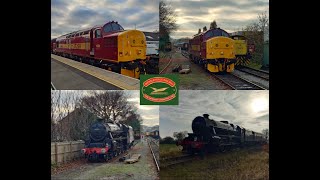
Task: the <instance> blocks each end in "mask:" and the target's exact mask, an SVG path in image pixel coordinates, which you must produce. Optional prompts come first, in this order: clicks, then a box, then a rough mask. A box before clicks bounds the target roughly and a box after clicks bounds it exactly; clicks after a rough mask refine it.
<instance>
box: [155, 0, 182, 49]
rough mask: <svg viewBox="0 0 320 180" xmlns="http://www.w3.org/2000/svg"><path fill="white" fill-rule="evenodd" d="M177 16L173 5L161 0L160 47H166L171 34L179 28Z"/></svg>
mask: <svg viewBox="0 0 320 180" xmlns="http://www.w3.org/2000/svg"><path fill="white" fill-rule="evenodd" d="M176 17H177V15H176V13H175V11H174V10H173V9H172V7H171V6H170V5H169V4H166V3H165V2H164V1H163V0H161V1H160V3H159V29H160V44H159V46H160V49H164V46H165V44H166V43H167V42H168V41H169V39H170V34H171V33H172V32H173V31H176V30H177V29H178V25H177V24H176Z"/></svg>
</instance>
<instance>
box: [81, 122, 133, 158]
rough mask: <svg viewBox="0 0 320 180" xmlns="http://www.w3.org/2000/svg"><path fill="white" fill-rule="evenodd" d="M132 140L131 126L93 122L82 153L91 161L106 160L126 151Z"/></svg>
mask: <svg viewBox="0 0 320 180" xmlns="http://www.w3.org/2000/svg"><path fill="white" fill-rule="evenodd" d="M133 142H134V132H133V129H132V127H131V126H128V125H125V124H120V123H103V120H102V119H98V120H97V121H96V122H94V123H93V124H92V125H91V126H90V129H89V139H88V140H87V141H86V143H85V148H84V149H82V153H83V154H84V156H85V158H86V159H87V160H89V161H91V162H97V161H108V160H110V159H112V158H113V157H116V156H118V155H119V154H121V153H123V152H125V151H127V150H128V149H129V148H131V146H132V145H133Z"/></svg>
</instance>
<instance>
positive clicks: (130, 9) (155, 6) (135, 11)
mask: <svg viewBox="0 0 320 180" xmlns="http://www.w3.org/2000/svg"><path fill="white" fill-rule="evenodd" d="M112 20H114V21H118V23H119V24H120V25H121V26H122V27H123V28H124V29H134V28H135V27H136V28H137V29H138V30H142V31H154V30H158V29H159V1H158V0H153V1H149V0H139V1H136V0H121V1H120V0H68V1H62V0H52V1H51V38H55V37H58V36H61V35H63V34H66V33H70V32H73V31H77V30H80V29H84V28H88V27H92V26H95V25H102V24H104V23H106V22H108V21H112Z"/></svg>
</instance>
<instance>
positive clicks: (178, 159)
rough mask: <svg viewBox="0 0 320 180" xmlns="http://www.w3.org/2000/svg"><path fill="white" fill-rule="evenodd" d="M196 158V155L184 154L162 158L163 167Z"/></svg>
mask: <svg viewBox="0 0 320 180" xmlns="http://www.w3.org/2000/svg"><path fill="white" fill-rule="evenodd" d="M194 159H195V156H192V155H183V156H177V157H171V158H165V159H161V167H168V166H172V165H176V164H181V163H184V162H187V161H191V160H194Z"/></svg>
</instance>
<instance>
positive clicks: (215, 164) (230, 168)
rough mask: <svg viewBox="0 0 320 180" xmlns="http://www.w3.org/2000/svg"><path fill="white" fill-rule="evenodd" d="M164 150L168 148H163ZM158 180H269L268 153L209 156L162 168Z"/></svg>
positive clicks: (252, 152) (244, 150)
mask: <svg viewBox="0 0 320 180" xmlns="http://www.w3.org/2000/svg"><path fill="white" fill-rule="evenodd" d="M165 149H170V147H163V150H165ZM160 150H161V145H160ZM160 179H213V180H215V179H217V180H220V179H223V180H266V179H269V153H268V152H266V151H262V150H254V151H253V150H248V149H242V150H239V151H232V152H227V153H224V154H221V153H220V154H210V155H207V156H206V157H205V159H204V160H196V161H193V162H188V163H185V164H179V165H175V166H172V167H168V168H163V169H161V171H160Z"/></svg>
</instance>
